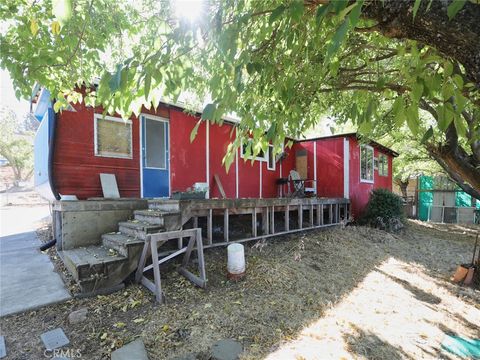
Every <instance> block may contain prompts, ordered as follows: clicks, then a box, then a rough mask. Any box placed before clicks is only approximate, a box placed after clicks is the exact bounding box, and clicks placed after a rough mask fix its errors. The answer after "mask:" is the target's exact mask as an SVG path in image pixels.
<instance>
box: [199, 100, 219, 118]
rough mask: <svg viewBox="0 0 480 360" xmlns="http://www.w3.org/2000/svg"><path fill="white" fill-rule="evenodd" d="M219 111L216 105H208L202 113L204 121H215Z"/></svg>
mask: <svg viewBox="0 0 480 360" xmlns="http://www.w3.org/2000/svg"><path fill="white" fill-rule="evenodd" d="M216 110H217V107H216V106H215V104H212V103H210V104H207V105H206V106H205V108H204V109H203V112H202V119H204V120H214V119H215V111H216Z"/></svg>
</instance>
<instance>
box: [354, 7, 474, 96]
mask: <svg viewBox="0 0 480 360" xmlns="http://www.w3.org/2000/svg"><path fill="white" fill-rule="evenodd" d="M451 2H452V0H433V1H428V0H422V1H421V3H420V7H419V9H418V12H417V14H416V16H415V19H414V18H413V6H414V3H415V0H383V1H380V0H372V1H369V2H367V1H366V2H365V3H366V5H365V8H364V10H363V16H365V17H366V18H370V19H373V20H376V21H377V25H375V26H373V27H372V28H371V30H372V31H379V32H380V33H382V34H383V35H385V36H387V37H389V38H398V39H411V40H417V41H419V42H421V43H423V44H426V45H430V46H432V47H434V48H436V49H437V50H438V51H439V52H441V53H442V54H443V55H444V56H446V57H447V58H450V59H454V60H456V61H458V62H459V63H461V64H462V65H463V66H464V67H465V71H466V75H467V78H468V79H469V80H470V81H471V82H473V83H474V84H475V85H476V86H477V88H480V40H479V39H480V5H476V4H472V3H471V2H469V1H467V2H466V4H465V6H464V7H463V9H462V10H460V11H459V12H458V13H457V14H456V16H455V17H454V18H453V19H452V20H449V19H448V15H447V8H448V5H449V4H450V3H451ZM428 6H430V9H429V10H428V11H426V9H427V7H428Z"/></svg>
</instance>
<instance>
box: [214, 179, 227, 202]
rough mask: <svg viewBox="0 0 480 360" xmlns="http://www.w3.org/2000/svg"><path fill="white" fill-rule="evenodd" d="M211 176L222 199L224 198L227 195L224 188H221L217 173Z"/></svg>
mask: <svg viewBox="0 0 480 360" xmlns="http://www.w3.org/2000/svg"><path fill="white" fill-rule="evenodd" d="M213 178H214V179H215V182H216V183H217V186H218V190H219V191H220V195H222V199H226V198H227V196H226V195H225V190H223V185H222V182H221V181H220V178H219V177H218V175H217V174H215V175H213Z"/></svg>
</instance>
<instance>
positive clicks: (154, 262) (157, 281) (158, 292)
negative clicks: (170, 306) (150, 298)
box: [150, 241, 164, 304]
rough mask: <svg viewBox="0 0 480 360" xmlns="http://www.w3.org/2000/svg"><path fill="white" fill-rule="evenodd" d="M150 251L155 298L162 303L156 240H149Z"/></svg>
mask: <svg viewBox="0 0 480 360" xmlns="http://www.w3.org/2000/svg"><path fill="white" fill-rule="evenodd" d="M150 247H151V252H152V265H153V278H154V281H155V289H156V291H155V298H156V299H157V301H158V302H159V303H160V304H163V303H164V297H163V291H162V281H161V279H160V264H159V263H158V249H157V242H156V241H152V242H150Z"/></svg>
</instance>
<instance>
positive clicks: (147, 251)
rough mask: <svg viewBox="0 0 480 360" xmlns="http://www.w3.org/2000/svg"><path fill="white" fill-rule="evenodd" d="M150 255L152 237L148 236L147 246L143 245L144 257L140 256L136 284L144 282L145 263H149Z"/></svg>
mask: <svg viewBox="0 0 480 360" xmlns="http://www.w3.org/2000/svg"><path fill="white" fill-rule="evenodd" d="M149 255H150V236H149V235H147V238H146V239H145V245H143V250H142V255H141V256H140V261H139V262H138V267H137V273H136V274H135V282H136V283H137V284H138V283H139V282H140V281H141V280H142V276H143V273H144V268H145V263H146V262H147V257H148V256H149Z"/></svg>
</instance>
